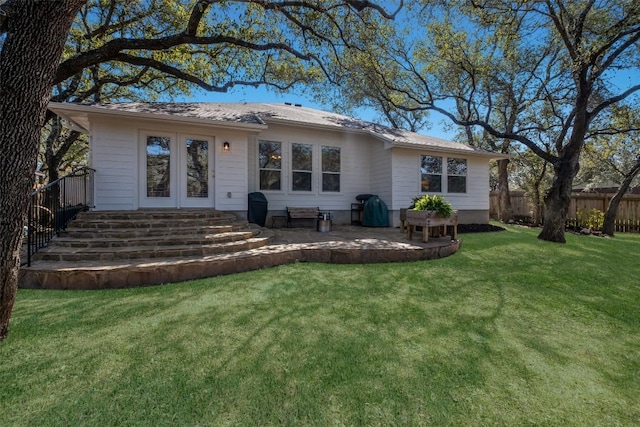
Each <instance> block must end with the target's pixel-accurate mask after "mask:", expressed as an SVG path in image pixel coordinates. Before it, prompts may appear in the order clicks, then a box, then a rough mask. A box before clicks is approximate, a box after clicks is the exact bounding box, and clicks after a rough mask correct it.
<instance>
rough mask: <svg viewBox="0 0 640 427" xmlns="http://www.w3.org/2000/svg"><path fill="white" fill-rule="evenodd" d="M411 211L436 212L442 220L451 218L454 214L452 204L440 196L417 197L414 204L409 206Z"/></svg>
mask: <svg viewBox="0 0 640 427" xmlns="http://www.w3.org/2000/svg"><path fill="white" fill-rule="evenodd" d="M409 210H413V211H421V212H424V211H427V212H435V214H436V215H439V216H441V217H442V218H449V217H450V216H451V215H452V214H453V212H454V210H453V207H452V206H451V203H449V202H448V201H446V200H445V199H444V197H442V196H438V195H433V196H429V195H428V194H426V195H424V196H422V197H415V198H414V199H413V203H412V204H411V206H409ZM426 216H430V215H426ZM431 216H433V214H431Z"/></svg>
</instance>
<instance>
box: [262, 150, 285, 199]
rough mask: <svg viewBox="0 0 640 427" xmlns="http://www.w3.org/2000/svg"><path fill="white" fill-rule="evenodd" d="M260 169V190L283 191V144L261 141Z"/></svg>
mask: <svg viewBox="0 0 640 427" xmlns="http://www.w3.org/2000/svg"><path fill="white" fill-rule="evenodd" d="M258 147H259V148H258V169H259V173H260V190H274V191H276V190H281V189H282V143H281V142H277V141H259V143H258Z"/></svg>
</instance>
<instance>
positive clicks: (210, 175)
mask: <svg viewBox="0 0 640 427" xmlns="http://www.w3.org/2000/svg"><path fill="white" fill-rule="evenodd" d="M188 140H196V141H206V142H207V167H206V168H205V173H206V177H207V197H188V188H187V186H188V177H187V172H188V170H189V166H188V160H189V159H188V153H187V141H188ZM178 141H179V145H180V149H179V150H178V156H179V163H178V166H179V167H178V168H179V170H180V173H179V174H178V186H179V191H178V194H179V196H180V200H179V206H178V207H184V208H212V207H213V204H214V202H213V201H214V194H213V190H214V163H213V161H214V159H213V155H214V154H213V153H214V152H215V141H214V138H212V137H210V136H203V135H193V134H178Z"/></svg>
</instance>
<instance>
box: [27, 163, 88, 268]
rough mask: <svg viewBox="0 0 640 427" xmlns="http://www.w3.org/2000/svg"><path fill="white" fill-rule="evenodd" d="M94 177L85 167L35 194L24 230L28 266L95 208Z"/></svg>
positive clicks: (30, 203)
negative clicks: (63, 232) (34, 256)
mask: <svg viewBox="0 0 640 427" xmlns="http://www.w3.org/2000/svg"><path fill="white" fill-rule="evenodd" d="M94 173H95V170H94V169H91V168H89V167H86V166H85V167H81V168H78V169H75V170H73V171H71V172H70V173H69V174H67V175H65V176H63V177H61V178H59V179H56V180H55V181H53V182H50V183H49V184H47V185H46V186H44V187H42V188H40V189H38V190H36V191H34V192H33V193H31V199H30V202H29V211H28V215H27V224H26V225H25V227H24V233H25V235H24V239H25V240H26V246H27V247H26V258H27V261H26V264H27V265H28V266H30V265H31V259H32V256H33V255H34V254H35V253H36V252H37V251H38V250H39V249H41V248H43V247H45V246H47V244H48V243H49V241H51V239H53V237H55V236H57V235H59V233H60V231H61V230H64V229H65V228H66V227H67V224H69V222H70V221H71V220H72V219H74V218H75V217H76V215H77V214H78V213H79V212H82V211H86V210H88V209H90V208H92V207H93V174H94Z"/></svg>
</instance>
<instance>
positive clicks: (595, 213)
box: [577, 209, 604, 230]
mask: <svg viewBox="0 0 640 427" xmlns="http://www.w3.org/2000/svg"><path fill="white" fill-rule="evenodd" d="M577 217H578V225H579V226H580V227H586V228H589V229H590V230H602V224H603V223H604V212H602V211H600V210H598V209H578V212H577Z"/></svg>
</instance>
